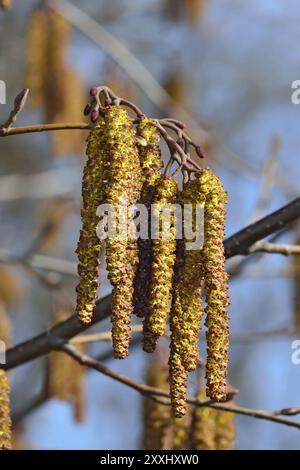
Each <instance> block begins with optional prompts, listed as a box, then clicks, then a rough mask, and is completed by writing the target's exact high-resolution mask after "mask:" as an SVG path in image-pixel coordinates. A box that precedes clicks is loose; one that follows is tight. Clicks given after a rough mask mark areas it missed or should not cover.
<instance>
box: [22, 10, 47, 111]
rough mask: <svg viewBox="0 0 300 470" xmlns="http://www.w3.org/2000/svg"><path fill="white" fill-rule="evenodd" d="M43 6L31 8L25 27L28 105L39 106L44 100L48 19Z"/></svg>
mask: <svg viewBox="0 0 300 470" xmlns="http://www.w3.org/2000/svg"><path fill="white" fill-rule="evenodd" d="M47 11H48V10H46V9H45V8H37V9H35V10H33V12H32V14H31V16H30V18H29V23H28V29H27V52H26V61H27V64H26V80H25V85H26V87H27V88H29V90H30V97H29V98H30V99H29V105H30V106H31V107H32V108H36V107H38V106H40V105H41V104H42V103H43V101H44V87H45V81H46V75H47V69H48V63H47V60H48V57H47V47H48V19H47Z"/></svg>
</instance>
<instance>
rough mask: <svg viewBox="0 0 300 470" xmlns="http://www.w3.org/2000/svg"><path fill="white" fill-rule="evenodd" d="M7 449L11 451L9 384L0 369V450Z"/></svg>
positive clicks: (4, 373)
mask: <svg viewBox="0 0 300 470" xmlns="http://www.w3.org/2000/svg"><path fill="white" fill-rule="evenodd" d="M9 449H11V419H10V403H9V383H8V378H7V374H6V372H5V371H4V370H2V369H0V450H9Z"/></svg>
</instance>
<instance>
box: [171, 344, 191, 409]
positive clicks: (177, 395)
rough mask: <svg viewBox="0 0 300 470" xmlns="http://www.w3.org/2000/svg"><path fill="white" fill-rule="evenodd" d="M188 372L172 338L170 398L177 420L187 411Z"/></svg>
mask: <svg viewBox="0 0 300 470" xmlns="http://www.w3.org/2000/svg"><path fill="white" fill-rule="evenodd" d="M187 379H188V375H187V371H186V370H185V368H184V366H183V365H182V361H181V357H180V354H179V353H178V347H177V344H176V338H174V337H173V336H171V344H170V357H169V382H170V397H171V404H172V408H173V413H174V416H175V417H176V418H181V417H182V416H184V415H185V413H186V411H187V404H186V397H187Z"/></svg>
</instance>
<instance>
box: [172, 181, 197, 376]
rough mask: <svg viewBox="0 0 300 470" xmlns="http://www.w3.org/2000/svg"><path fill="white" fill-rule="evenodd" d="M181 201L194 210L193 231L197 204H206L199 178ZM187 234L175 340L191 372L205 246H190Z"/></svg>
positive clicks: (188, 186)
mask: <svg viewBox="0 0 300 470" xmlns="http://www.w3.org/2000/svg"><path fill="white" fill-rule="evenodd" d="M180 201H181V203H182V204H183V205H185V208H187V207H188V208H189V209H191V210H192V225H193V227H192V228H193V232H194V231H195V230H197V232H199V230H200V227H196V219H195V216H196V205H200V206H202V207H204V204H205V196H204V195H203V193H202V191H201V185H200V184H199V180H198V179H195V180H191V181H189V182H188V183H187V184H186V185H185V186H184V188H183V191H182V193H181V196H180ZM192 242H193V240H187V239H186V234H185V237H184V252H183V255H182V256H183V260H182V262H181V264H180V267H178V273H177V275H176V278H175V281H174V287H173V302H172V320H171V331H172V337H173V342H176V345H177V348H178V350H179V353H180V356H181V361H182V364H183V365H184V367H185V369H186V370H187V371H192V370H194V369H195V368H196V366H197V364H198V362H199V350H198V340H199V331H200V328H201V321H202V318H203V313H204V309H203V306H202V295H201V294H202V283H203V257H202V246H199V248H198V247H197V249H196V247H193V249H187V243H192Z"/></svg>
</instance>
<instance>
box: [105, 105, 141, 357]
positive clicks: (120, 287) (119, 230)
mask: <svg viewBox="0 0 300 470" xmlns="http://www.w3.org/2000/svg"><path fill="white" fill-rule="evenodd" d="M105 122H106V128H105V136H106V145H107V151H108V153H109V155H110V160H111V163H110V169H109V184H108V187H107V194H106V202H107V203H108V204H111V205H112V206H113V207H114V209H115V214H116V234H115V235H114V236H112V237H108V238H107V241H106V259H107V270H108V278H109V280H110V282H111V284H112V285H113V291H112V314H111V321H112V338H113V349H114V355H115V358H118V359H122V358H125V357H126V356H127V355H128V348H129V340H130V330H131V327H130V324H131V314H132V312H133V290H134V286H133V283H134V277H135V273H136V269H137V265H138V246H137V240H136V239H135V238H134V236H133V235H132V233H131V230H132V224H133V220H132V217H133V215H132V213H131V210H130V209H131V206H132V205H133V204H134V203H135V201H136V200H137V199H138V198H139V196H140V190H141V167H140V161H139V155H138V151H137V146H136V135H135V129H134V127H133V123H132V119H131V118H130V117H129V116H128V114H127V112H126V110H124V109H123V108H120V107H117V106H116V107H111V108H110V109H109V110H108V111H107V114H106V118H105ZM124 215H125V218H128V219H129V220H128V224H125V226H124Z"/></svg>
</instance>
